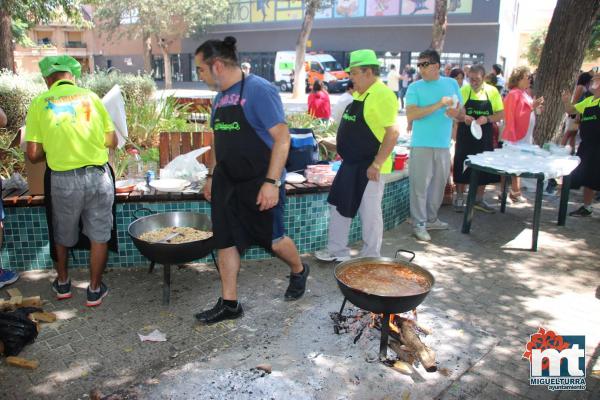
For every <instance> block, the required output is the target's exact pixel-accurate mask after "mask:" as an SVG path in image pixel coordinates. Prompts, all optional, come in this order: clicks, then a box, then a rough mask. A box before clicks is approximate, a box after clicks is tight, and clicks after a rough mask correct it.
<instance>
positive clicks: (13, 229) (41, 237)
mask: <svg viewBox="0 0 600 400" xmlns="http://www.w3.org/2000/svg"><path fill="white" fill-rule="evenodd" d="M408 199H409V195H408V178H403V179H399V180H395V181H392V182H388V183H386V186H385V192H384V196H383V219H384V226H385V229H386V230H388V229H392V228H394V227H395V226H397V225H399V224H400V223H402V222H403V221H404V220H405V219H406V218H407V217H408V214H409V203H408ZM141 207H147V208H150V209H152V210H154V211H157V212H168V211H194V212H200V213H205V214H209V213H210V205H209V203H207V202H205V201H172V202H164V203H124V204H118V205H117V235H118V239H119V253H118V254H117V253H112V252H111V253H109V259H108V266H109V267H131V266H143V265H146V264H148V260H147V259H146V258H145V257H143V256H142V255H141V254H140V253H139V252H138V251H137V249H136V248H135V246H134V244H133V242H132V241H131V240H130V238H129V235H128V233H127V226H128V225H129V223H130V222H131V221H132V220H133V212H134V211H135V210H137V209H139V208H141ZM5 212H6V219H5V221H4V222H5V231H4V233H5V237H4V241H5V244H4V248H3V249H2V253H1V255H0V257H1V260H2V263H1V264H0V266H3V267H4V268H11V269H17V270H31V269H44V268H51V267H52V260H51V258H50V250H49V246H48V239H47V237H48V229H47V226H46V215H45V209H44V207H6V208H5ZM358 219H359V218H358V217H357V218H356V219H355V220H354V221H353V223H352V228H351V231H350V232H351V233H350V242H354V241H356V240H359V239H360V238H361V231H360V225H359V224H358ZM328 223H329V212H328V205H327V193H314V194H302V195H291V196H288V197H287V204H286V213H285V224H286V230H287V234H288V235H289V236H290V237H291V238H292V239H294V241H295V243H296V245H297V246H298V250H299V251H300V253H311V252H314V251H315V250H318V249H322V248H324V247H325V245H326V243H327V226H328ZM88 256H89V254H88V252H87V251H75V252H74V259H73V258H72V257H70V258H69V264H70V265H71V266H75V267H86V266H87V265H88ZM270 257H271V255H270V254H269V253H267V252H265V251H264V250H262V249H261V248H251V249H249V250H248V251H247V252H246V254H245V255H244V259H247V260H248V259H252V260H256V259H265V258H270ZM201 261H208V259H204V260H201Z"/></svg>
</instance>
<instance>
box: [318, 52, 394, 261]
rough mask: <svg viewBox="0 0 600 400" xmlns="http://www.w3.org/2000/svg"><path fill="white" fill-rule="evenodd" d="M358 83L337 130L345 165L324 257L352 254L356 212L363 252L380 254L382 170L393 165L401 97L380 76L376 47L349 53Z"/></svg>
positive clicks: (334, 193)
mask: <svg viewBox="0 0 600 400" xmlns="http://www.w3.org/2000/svg"><path fill="white" fill-rule="evenodd" d="M347 72H349V73H350V79H351V80H352V83H353V84H354V93H353V95H352V96H353V98H354V101H353V102H352V103H351V104H349V105H348V106H347V107H346V110H345V111H344V114H343V115H342V120H341V122H340V127H339V129H338V132H337V152H338V154H339V155H340V156H341V157H342V159H343V161H342V165H341V166H340V169H339V170H338V172H337V175H336V177H335V180H334V181H333V184H332V186H331V191H330V192H329V197H328V199H327V201H328V202H329V204H330V206H329V211H330V220H329V235H328V237H329V239H328V244H327V249H326V250H321V251H317V252H316V253H315V257H316V258H318V259H319V260H322V261H345V260H348V259H349V258H350V249H349V248H348V234H349V233H350V224H351V223H352V218H354V217H355V216H356V214H359V215H360V220H361V222H362V235H363V236H362V238H363V247H362V250H361V252H360V256H362V257H379V256H380V252H381V243H382V240H383V217H382V210H381V200H382V198H383V189H384V186H385V183H384V181H383V179H382V178H383V177H382V175H385V174H389V173H390V172H391V170H392V159H391V157H390V154H391V153H392V150H393V149H394V146H395V144H396V140H397V139H398V135H399V131H398V126H397V124H396V118H397V113H398V97H397V96H396V93H394V92H393V91H392V90H391V89H389V88H388V87H387V86H386V85H385V84H384V83H383V82H381V80H379V61H378V60H377V56H376V55H375V52H374V51H373V50H356V51H353V52H352V53H351V54H350V67H349V68H348V69H347Z"/></svg>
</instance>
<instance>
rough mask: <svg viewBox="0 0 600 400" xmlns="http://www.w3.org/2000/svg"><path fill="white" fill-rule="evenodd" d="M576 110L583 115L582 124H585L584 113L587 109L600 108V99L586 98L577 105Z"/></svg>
mask: <svg viewBox="0 0 600 400" xmlns="http://www.w3.org/2000/svg"><path fill="white" fill-rule="evenodd" d="M574 107H575V109H576V110H577V112H578V113H579V114H581V122H584V119H583V113H584V111H585V109H586V108H590V107H600V97H599V98H597V99H595V98H594V96H589V97H586V98H585V99H583V100H581V101H580V102H579V103H577V104H575V106H574Z"/></svg>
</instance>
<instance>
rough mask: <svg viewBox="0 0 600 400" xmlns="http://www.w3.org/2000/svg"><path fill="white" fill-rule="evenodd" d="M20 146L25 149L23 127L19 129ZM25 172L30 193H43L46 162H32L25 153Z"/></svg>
mask: <svg viewBox="0 0 600 400" xmlns="http://www.w3.org/2000/svg"><path fill="white" fill-rule="evenodd" d="M19 135H20V147H21V150H23V152H25V150H26V143H25V127H22V128H21V129H19ZM25 173H26V174H27V184H28V185H29V194H30V195H42V194H44V174H45V173H46V163H45V162H39V163H37V164H34V163H32V162H31V161H29V158H27V154H25Z"/></svg>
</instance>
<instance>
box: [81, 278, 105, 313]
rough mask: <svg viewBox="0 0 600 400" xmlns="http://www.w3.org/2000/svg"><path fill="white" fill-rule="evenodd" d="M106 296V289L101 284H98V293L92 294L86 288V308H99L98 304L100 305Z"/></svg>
mask: <svg viewBox="0 0 600 400" xmlns="http://www.w3.org/2000/svg"><path fill="white" fill-rule="evenodd" d="M107 294H108V287H107V286H106V285H105V284H104V283H103V282H100V291H99V292H92V291H91V290H90V287H89V286H88V288H87V301H86V303H85V305H86V306H88V307H96V306H99V305H100V304H102V299H103V298H105V297H106V295H107Z"/></svg>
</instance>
